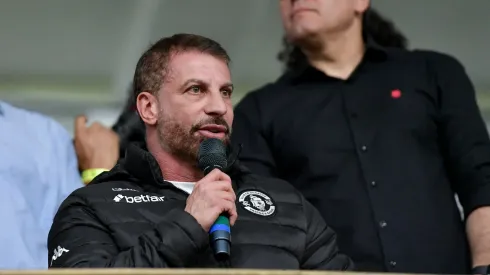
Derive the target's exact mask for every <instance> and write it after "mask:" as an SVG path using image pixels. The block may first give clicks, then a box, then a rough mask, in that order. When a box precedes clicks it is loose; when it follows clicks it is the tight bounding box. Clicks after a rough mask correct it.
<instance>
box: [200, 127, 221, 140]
mask: <svg viewBox="0 0 490 275" xmlns="http://www.w3.org/2000/svg"><path fill="white" fill-rule="evenodd" d="M197 132H198V133H199V134H201V135H202V136H204V137H207V138H219V139H222V138H224V137H225V136H226V135H227V134H228V128H227V127H226V126H223V125H218V124H208V125H204V126H202V127H200V128H199V129H198V131H197Z"/></svg>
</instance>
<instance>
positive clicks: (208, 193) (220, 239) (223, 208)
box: [185, 138, 238, 261]
mask: <svg viewBox="0 0 490 275" xmlns="http://www.w3.org/2000/svg"><path fill="white" fill-rule="evenodd" d="M227 164H228V161H227V157H226V148H225V145H224V144H223V142H222V141H221V140H219V139H216V138H209V139H206V140H204V141H203V142H201V145H200V146H199V155H198V165H199V168H200V169H201V170H202V171H203V172H204V175H205V177H204V178H203V179H201V180H200V181H198V182H197V183H196V185H195V186H194V190H193V191H192V193H191V195H190V196H189V198H188V199H187V204H186V208H185V211H187V212H188V213H190V214H191V215H192V216H193V217H194V218H195V219H196V220H197V222H198V223H199V224H200V225H201V226H202V227H203V228H204V230H206V231H208V232H209V242H210V244H211V247H212V248H213V252H214V256H215V257H216V259H217V260H218V261H223V260H225V261H226V260H229V258H230V247H231V229H230V226H231V225H233V224H235V221H236V219H237V217H238V215H237V211H236V206H235V200H236V196H235V192H234V191H233V187H232V185H231V179H230V177H229V176H228V175H226V174H225V173H223V172H222V170H223V169H224V168H226V166H227Z"/></svg>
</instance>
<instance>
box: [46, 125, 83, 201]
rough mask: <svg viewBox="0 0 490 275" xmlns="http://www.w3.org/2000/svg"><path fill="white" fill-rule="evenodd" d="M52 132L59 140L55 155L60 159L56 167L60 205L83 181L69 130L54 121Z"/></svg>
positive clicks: (81, 185)
mask: <svg viewBox="0 0 490 275" xmlns="http://www.w3.org/2000/svg"><path fill="white" fill-rule="evenodd" d="M53 124H55V125H53V127H52V133H53V137H54V138H55V139H56V140H57V141H56V145H55V150H54V151H55V155H56V157H57V159H58V160H59V166H58V167H57V169H56V178H57V183H58V184H59V186H58V189H59V191H58V206H59V205H60V204H61V202H62V201H63V200H65V199H66V198H67V197H68V195H70V194H71V193H72V192H73V191H74V190H76V189H78V188H80V187H83V186H84V185H83V182H82V179H81V177H80V172H79V170H78V160H77V155H76V153H75V147H74V145H73V141H72V139H71V137H70V136H69V134H68V132H67V131H66V130H65V129H64V128H63V127H62V126H61V125H59V124H57V123H56V122H54V121H53Z"/></svg>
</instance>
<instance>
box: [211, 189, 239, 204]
mask: <svg viewBox="0 0 490 275" xmlns="http://www.w3.org/2000/svg"><path fill="white" fill-rule="evenodd" d="M213 197H215V198H217V199H221V200H226V201H229V202H233V203H234V202H235V200H236V196H235V193H232V192H225V191H218V192H216V193H215V194H214V196H213Z"/></svg>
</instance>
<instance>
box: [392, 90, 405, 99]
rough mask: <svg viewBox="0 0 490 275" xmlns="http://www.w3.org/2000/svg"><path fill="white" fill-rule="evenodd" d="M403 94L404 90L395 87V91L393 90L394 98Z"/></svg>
mask: <svg viewBox="0 0 490 275" xmlns="http://www.w3.org/2000/svg"><path fill="white" fill-rule="evenodd" d="M401 96H402V91H400V90H398V89H395V90H393V91H391V97H392V98H395V99H397V98H400V97H401Z"/></svg>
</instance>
